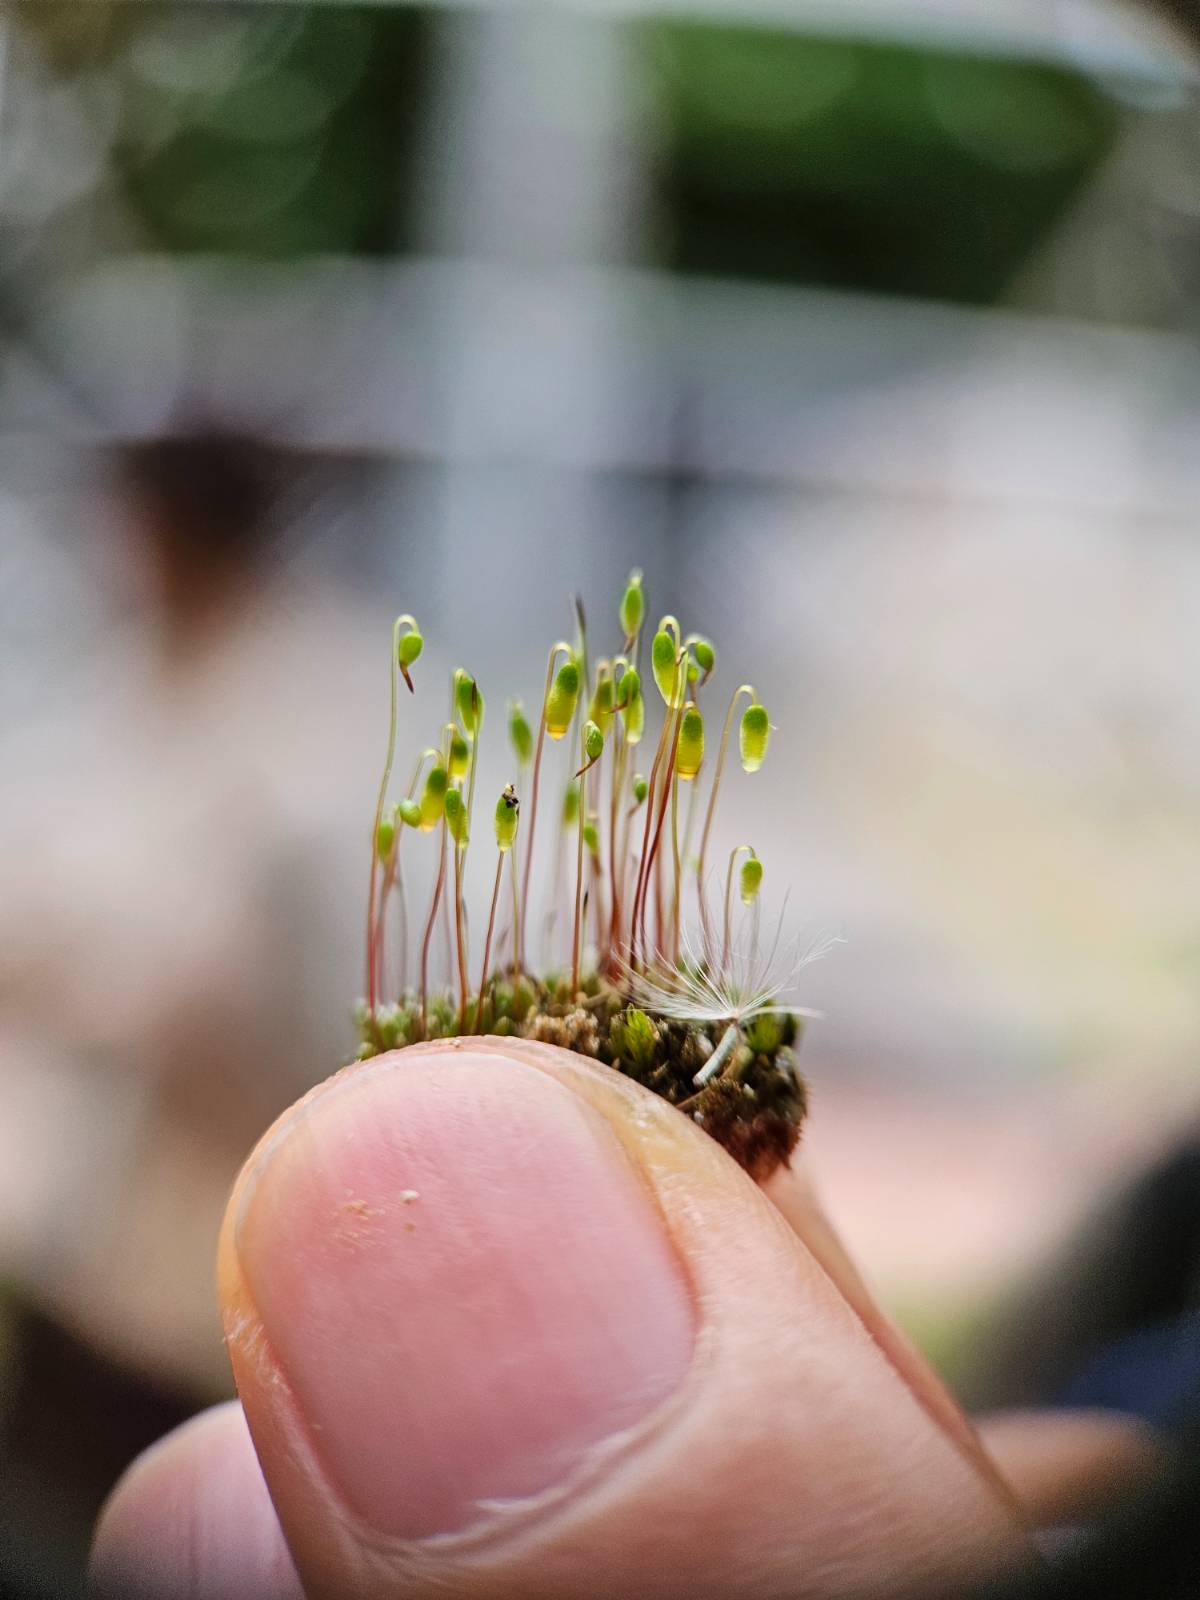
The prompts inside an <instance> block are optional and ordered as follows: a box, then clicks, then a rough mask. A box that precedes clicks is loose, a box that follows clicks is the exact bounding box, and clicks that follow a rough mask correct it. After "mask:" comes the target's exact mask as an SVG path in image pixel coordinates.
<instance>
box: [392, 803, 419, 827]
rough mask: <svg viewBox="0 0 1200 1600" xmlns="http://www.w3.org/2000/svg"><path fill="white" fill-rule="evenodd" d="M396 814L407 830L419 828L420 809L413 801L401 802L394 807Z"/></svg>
mask: <svg viewBox="0 0 1200 1600" xmlns="http://www.w3.org/2000/svg"><path fill="white" fill-rule="evenodd" d="M396 814H397V816H398V817H399V818H400V821H401V822H403V823H404V825H405V827H407V828H419V827H420V826H421V808H420V806H419V805H418V804H417V802H416V801H415V800H407V799H405V800H401V801H400V802H399V804H398V805H397V806H396Z"/></svg>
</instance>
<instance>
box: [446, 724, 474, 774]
mask: <svg viewBox="0 0 1200 1600" xmlns="http://www.w3.org/2000/svg"><path fill="white" fill-rule="evenodd" d="M470 765H471V747H470V745H469V744H468V743H467V741H466V739H465V738H464V737H463V736H462V734H461V733H459V732H458V731H457V730H455V732H454V733H452V734H451V735H450V758H449V769H450V776H451V777H452V778H461V777H463V776H464V775H465V774H466V771H467V768H468V767H469V766H470Z"/></svg>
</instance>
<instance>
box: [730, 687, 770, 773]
mask: <svg viewBox="0 0 1200 1600" xmlns="http://www.w3.org/2000/svg"><path fill="white" fill-rule="evenodd" d="M770 736H771V724H770V722H769V721H768V720H767V711H766V707H765V706H760V705H759V704H758V703H757V702H755V704H754V705H752V706H747V707H746V709H745V711H744V712H743V713H742V723H741V727H740V729H739V730H738V748H739V751H740V753H741V758H742V767H743V768H744V770H745V771H746V772H757V771H758V769H759V767H761V766H762V764H763V759H764V757H765V756H766V753H767V743H768V741H769V739H770Z"/></svg>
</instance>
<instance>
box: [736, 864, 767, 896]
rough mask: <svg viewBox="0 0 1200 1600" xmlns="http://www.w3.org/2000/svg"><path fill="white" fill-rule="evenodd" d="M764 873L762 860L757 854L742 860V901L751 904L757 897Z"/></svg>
mask: <svg viewBox="0 0 1200 1600" xmlns="http://www.w3.org/2000/svg"><path fill="white" fill-rule="evenodd" d="M762 875H763V866H762V862H761V861H760V860H759V859H758V857H757V856H750V857H748V858H747V860H745V861H743V862H742V873H741V879H742V884H741V888H742V901H743V903H744V904H745V905H751V904H752V903H753V901H754V900H755V899H756V898H757V895H758V891H759V889H760V888H761V887H762Z"/></svg>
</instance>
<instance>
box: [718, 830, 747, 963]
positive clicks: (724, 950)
mask: <svg viewBox="0 0 1200 1600" xmlns="http://www.w3.org/2000/svg"><path fill="white" fill-rule="evenodd" d="M749 849H750V846H749V845H748V844H739V845H735V846H734V848H733V849H732V850H731V851H730V852H729V870H728V872H726V874H725V940H724V943H723V944H722V946H721V971H722V972H727V971H728V970H729V948H730V945H731V944H732V943H733V864H734V862H735V861H736V860H737V858H738V856H740V855H741V853H742V851H743V850H747V851H748V850H749Z"/></svg>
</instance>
